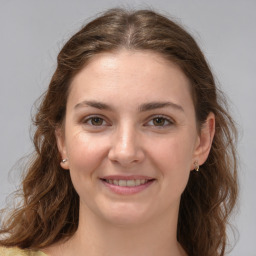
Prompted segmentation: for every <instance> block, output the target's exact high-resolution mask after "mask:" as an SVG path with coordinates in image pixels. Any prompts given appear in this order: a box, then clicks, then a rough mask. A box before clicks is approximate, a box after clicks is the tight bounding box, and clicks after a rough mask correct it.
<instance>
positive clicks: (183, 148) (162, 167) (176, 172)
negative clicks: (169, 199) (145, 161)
mask: <svg viewBox="0 0 256 256" xmlns="http://www.w3.org/2000/svg"><path fill="white" fill-rule="evenodd" d="M192 148H193V146H192V144H191V143H189V140H188V139H187V138H184V136H181V137H178V136H173V137H172V138H169V139H168V140H163V141H158V143H155V146H154V148H152V147H151V152H150V153H149V154H150V155H151V156H152V161H153V162H154V165H155V167H156V168H157V169H158V170H159V175H160V176H161V178H162V179H163V182H164V183H165V185H166V186H169V187H170V188H171V189H172V190H175V191H177V192H178V193H180V192H182V191H183V190H184V188H185V186H186V184H187V181H188V178H189V174H190V166H191V162H192V157H193V150H192Z"/></svg>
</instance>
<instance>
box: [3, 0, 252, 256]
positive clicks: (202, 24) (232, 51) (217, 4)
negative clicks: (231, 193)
mask: <svg viewBox="0 0 256 256" xmlns="http://www.w3.org/2000/svg"><path fill="white" fill-rule="evenodd" d="M117 6H119V7H120V6H121V7H134V8H147V7H150V8H154V9H156V10H158V11H161V12H162V13H168V14H169V15H171V17H174V18H175V19H176V20H177V21H179V22H180V23H182V24H184V25H185V27H186V28H187V29H188V30H189V31H190V32H191V33H192V34H193V35H194V37H195V38H196V40H197V41H198V43H199V45H200V46H201V48H202V49H203V51H204V52H205V55H206V57H207V59H208V60H209V62H210V64H211V66H212V69H213V72H214V74H215V75H216V77H217V79H218V81H219V83H220V84H221V85H222V88H223V90H224V91H225V92H226V93H227V95H228V96H229V99H230V101H231V102H232V103H231V110H232V112H233V116H234V117H235V119H236V121H237V123H238V128H239V130H240V140H239V145H238V152H239V153H240V158H241V163H240V174H239V175H240V186H241V193H240V200H239V201H240V208H239V210H238V211H237V212H238V213H237V215H236V216H234V217H233V218H232V222H233V224H235V225H236V227H237V229H238V231H239V233H240V237H239V238H238V242H237V245H236V247H235V248H234V250H233V251H232V253H231V254H230V255H232V256H255V255H256V246H255V244H256V218H255V217H256V199H255V194H256V193H255V192H256V189H255V182H256V172H255V167H254V166H255V162H254V161H255V153H256V139H255V138H256V136H255V127H256V115H255V113H256V103H255V102H256V99H255V96H256V88H255V81H256V76H255V73H256V50H255V46H256V29H255V27H256V15H255V11H256V1H249V0H245V1H235V0H226V1H220V0H218V1H210V0H209V1H204V0H197V1H196V0H194V1H191V0H190V1H189V0H181V1H178V0H173V1H171V0H169V1H168V0H165V1H164V0H158V1H157V0H148V1H143V0H142V1H139V0H138V1H136V0H130V1H128V0H124V1H118V0H112V1H111V0H94V1H89V0H84V1H82V0H80V1H79V0H75V1H74V0H73V1H60V0H55V1H52V0H39V1H34V0H30V1H29V0H23V1H19V0H6V1H4V0H0V119H1V126H0V145H1V147H0V156H1V161H0V177H1V182H0V207H1V208H2V207H4V205H5V199H6V196H7V195H8V194H9V193H10V192H12V191H13V190H14V189H15V188H16V187H17V185H18V184H19V180H20V169H21V164H20V163H18V164H17V160H18V159H20V158H21V157H23V156H24V155H26V154H28V153H30V152H31V151H32V150H33V147H32V143H31V138H30V135H29V133H30V123H31V109H32V105H33V104H34V102H35V100H36V99H37V98H38V97H39V96H40V95H41V93H42V92H43V91H44V90H45V89H46V87H47V85H48V83H49V80H50V77H51V75H52V73H53V71H54V68H55V66H56V54H57V53H58V51H59V50H60V48H61V46H62V45H63V43H64V42H65V41H66V40H67V39H68V38H69V37H70V36H71V35H72V34H73V33H74V32H75V31H77V30H78V29H79V27H80V26H81V25H82V24H84V23H86V21H88V19H90V18H92V17H93V16H94V15H95V14H97V13H98V12H101V11H103V10H105V9H107V8H110V7H117ZM15 163H16V164H15ZM230 240H231V241H233V238H232V236H231V238H230Z"/></svg>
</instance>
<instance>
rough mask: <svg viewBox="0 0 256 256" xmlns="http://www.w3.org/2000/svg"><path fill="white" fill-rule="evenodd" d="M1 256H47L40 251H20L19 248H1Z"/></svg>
mask: <svg viewBox="0 0 256 256" xmlns="http://www.w3.org/2000/svg"><path fill="white" fill-rule="evenodd" d="M0 256H47V255H46V254H44V253H42V252H40V251H32V250H27V249H24V250H23V249H20V248H17V247H11V248H6V247H0Z"/></svg>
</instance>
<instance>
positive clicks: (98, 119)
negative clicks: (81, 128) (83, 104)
mask: <svg viewBox="0 0 256 256" xmlns="http://www.w3.org/2000/svg"><path fill="white" fill-rule="evenodd" d="M102 121H103V120H102V119H101V118H99V117H95V118H93V119H92V124H93V125H102Z"/></svg>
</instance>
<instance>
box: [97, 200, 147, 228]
mask: <svg viewBox="0 0 256 256" xmlns="http://www.w3.org/2000/svg"><path fill="white" fill-rule="evenodd" d="M148 212H149V210H146V209H142V208H138V207H136V206H135V205H133V204H129V203H121V204H120V203H119V204H118V203H117V204H115V206H114V207H111V208H110V209H106V211H104V212H101V214H102V217H103V218H104V219H105V220H106V221H108V222H109V223H111V224H112V225H116V226H120V227H128V226H129V227H131V226H133V225H138V224H143V223H145V222H146V221H147V220H148V219H149V218H150V217H149V216H148V214H147V213H148Z"/></svg>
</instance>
